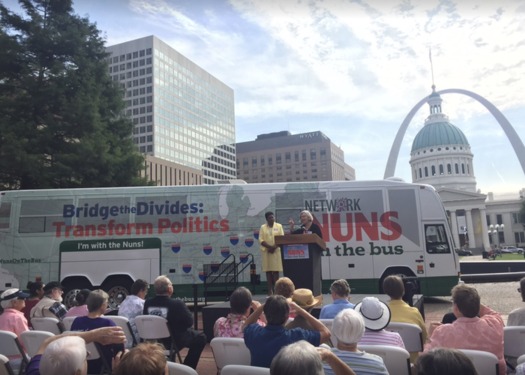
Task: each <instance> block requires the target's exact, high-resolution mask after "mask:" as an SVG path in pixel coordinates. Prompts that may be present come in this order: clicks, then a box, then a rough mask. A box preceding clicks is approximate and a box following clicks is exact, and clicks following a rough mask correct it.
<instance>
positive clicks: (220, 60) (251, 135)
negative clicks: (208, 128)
mask: <svg viewBox="0 0 525 375" xmlns="http://www.w3.org/2000/svg"><path fill="white" fill-rule="evenodd" d="M4 3H5V4H6V5H7V6H8V7H9V4H10V3H11V4H15V3H16V1H15V0H7V1H6V0H4ZM73 6H74V10H75V13H77V14H79V15H81V16H86V17H88V18H89V19H90V21H92V22H94V23H96V24H97V26H98V29H99V30H101V33H102V35H103V36H104V38H105V39H106V41H107V45H113V44H118V43H121V42H125V41H129V40H133V39H137V38H141V37H144V36H147V35H155V36H157V37H158V38H160V39H161V40H163V41H164V42H166V43H167V44H169V45H170V46H171V47H173V48H174V49H176V50H177V51H178V52H180V53H181V54H183V55H184V56H186V57H187V58H189V59H190V60H192V61H193V62H194V63H196V64H197V65H199V66H201V67H202V68H204V69H205V70H207V71H208V72H210V73H211V74H212V75H214V76H215V77H217V78H218V79H219V80H221V81H222V82H224V83H225V84H226V85H228V86H229V87H231V88H232V89H233V90H234V93H235V121H236V141H237V142H244V141H250V140H254V139H255V138H256V137H257V135H258V134H262V133H269V132H276V131H282V130H287V131H290V132H291V133H292V134H298V133H305V132H311V131H317V130H321V131H322V132H323V133H325V134H326V135H327V136H328V137H329V138H330V139H331V140H332V142H334V143H335V144H336V145H337V146H339V147H341V148H342V149H343V151H344V153H345V161H346V162H347V163H348V164H350V165H351V166H352V167H354V168H355V170H356V178H357V179H358V180H376V179H382V178H383V176H384V173H385V168H386V163H387V159H388V156H389V153H390V149H391V147H392V143H393V142H394V138H395V136H396V133H397V131H398V129H399V127H400V125H401V123H402V122H403V120H404V118H405V117H406V116H407V114H408V112H409V111H410V110H411V109H412V107H414V105H415V104H416V103H418V102H419V101H420V100H421V99H423V98H424V97H425V96H428V95H429V94H430V93H431V87H432V83H433V82H434V83H435V85H436V88H437V90H443V89H449V88H459V89H464V90H468V91H472V92H475V93H477V94H479V95H481V96H483V97H484V98H486V99H487V100H489V101H490V102H491V103H492V104H494V105H495V106H496V107H497V108H498V109H499V110H500V111H501V112H502V113H503V115H504V116H505V117H506V118H507V119H508V120H509V121H510V123H511V125H512V126H513V127H514V129H515V130H516V132H517V134H518V135H519V137H520V138H521V140H522V141H523V139H524V137H525V94H524V93H525V78H524V77H525V53H524V52H523V51H524V48H525V2H523V1H522V0H499V1H488V0H477V1H473V0H401V1H398V0H369V1H367V0H309V1H308V0H104V1H102V0H74V5H73ZM430 50H431V54H430V53H429V51H430ZM430 56H431V58H430ZM430 61H432V65H431V63H430ZM431 66H433V69H431ZM432 71H433V74H432ZM433 79H434V81H433ZM442 108H443V112H445V113H446V114H447V115H448V116H449V120H450V122H451V123H452V124H454V125H456V126H457V127H459V128H460V129H461V130H462V131H463V133H464V134H465V135H466V137H467V139H468V141H469V143H470V146H471V150H472V152H473V154H474V173H475V176H476V179H477V183H478V185H477V187H478V189H479V190H480V191H481V192H482V193H485V194H486V193H488V192H494V194H495V196H496V198H497V197H500V198H503V197H515V198H517V197H518V192H519V190H520V189H522V188H525V174H524V171H523V169H522V167H521V165H520V163H519V161H518V158H517V157H516V154H515V153H514V150H513V148H512V146H511V144H510V142H509V140H508V139H507V137H506V136H505V133H504V132H503V130H502V129H501V127H500V125H499V124H498V122H497V121H496V120H495V119H494V118H493V117H492V115H490V113H489V112H488V111H487V110H486V109H485V107H483V106H482V105H481V104H480V103H478V102H477V101H475V100H473V99H471V98H469V97H466V96H462V95H459V94H445V95H443V107H442ZM428 113H429V110H428V106H426V105H425V106H423V107H422V108H421V109H420V110H419V111H418V113H417V114H416V116H415V117H414V119H413V120H412V122H411V123H410V126H409V127H408V130H407V132H406V134H405V137H404V139H403V143H402V146H401V150H400V153H399V157H398V161H397V164H396V172H395V175H396V176H397V177H400V178H402V179H404V180H405V181H412V179H411V173H410V165H409V160H410V149H411V146H412V141H413V140H414V137H415V136H416V134H417V133H418V131H419V130H421V128H422V126H423V123H424V119H425V118H426V116H427V115H428Z"/></svg>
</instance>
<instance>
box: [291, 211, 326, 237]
mask: <svg viewBox="0 0 525 375" xmlns="http://www.w3.org/2000/svg"><path fill="white" fill-rule="evenodd" d="M299 220H300V221H301V227H300V228H299V229H294V228H295V221H294V220H293V219H290V220H288V224H289V225H290V233H292V234H302V233H314V234H317V235H318V236H319V237H320V238H323V233H322V232H321V228H319V225H317V224H315V223H314V217H313V216H312V213H311V212H310V211H307V210H304V211H301V213H300V214H299Z"/></svg>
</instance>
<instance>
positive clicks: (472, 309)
mask: <svg viewBox="0 0 525 375" xmlns="http://www.w3.org/2000/svg"><path fill="white" fill-rule="evenodd" d="M452 302H453V303H454V306H455V307H456V308H457V310H458V312H459V313H460V314H461V316H464V317H467V318H474V317H476V316H477V315H478V314H479V309H480V305H481V300H480V297H479V294H478V291H477V290H476V288H474V287H473V286H470V285H466V284H459V285H456V286H455V287H454V288H452ZM454 313H456V311H455V310H454Z"/></svg>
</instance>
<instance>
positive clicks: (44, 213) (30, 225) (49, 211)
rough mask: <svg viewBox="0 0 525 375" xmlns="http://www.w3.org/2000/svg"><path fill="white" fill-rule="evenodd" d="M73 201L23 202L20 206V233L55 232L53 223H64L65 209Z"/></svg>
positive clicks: (43, 200) (45, 200) (46, 200)
mask: <svg viewBox="0 0 525 375" xmlns="http://www.w3.org/2000/svg"><path fill="white" fill-rule="evenodd" d="M71 203H72V199H42V200H23V201H22V202H21V206H20V218H19V220H18V233H44V232H54V231H55V227H54V226H53V222H55V221H57V219H60V220H62V221H63V212H62V210H63V207H64V205H65V204H71Z"/></svg>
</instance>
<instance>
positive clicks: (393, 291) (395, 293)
mask: <svg viewBox="0 0 525 375" xmlns="http://www.w3.org/2000/svg"><path fill="white" fill-rule="evenodd" d="M383 291H384V292H385V293H386V294H388V296H389V297H390V298H391V299H402V298H403V295H404V294H405V285H404V284H403V279H402V278H401V277H400V276H398V275H390V276H387V277H386V278H385V279H384V280H383Z"/></svg>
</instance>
